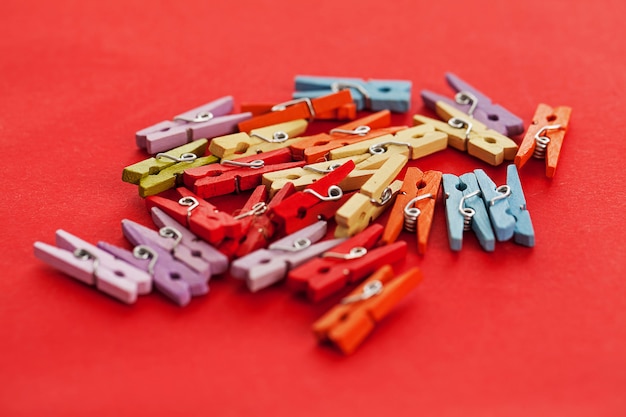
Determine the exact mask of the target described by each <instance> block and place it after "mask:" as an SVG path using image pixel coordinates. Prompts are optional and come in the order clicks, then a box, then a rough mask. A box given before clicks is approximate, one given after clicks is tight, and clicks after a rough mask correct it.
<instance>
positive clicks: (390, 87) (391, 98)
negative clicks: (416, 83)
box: [293, 75, 411, 113]
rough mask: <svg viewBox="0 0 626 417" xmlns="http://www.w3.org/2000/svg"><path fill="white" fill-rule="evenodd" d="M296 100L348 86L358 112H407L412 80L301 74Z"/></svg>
mask: <svg viewBox="0 0 626 417" xmlns="http://www.w3.org/2000/svg"><path fill="white" fill-rule="evenodd" d="M295 84H296V86H295V89H296V91H295V92H294V93H293V98H294V99H299V98H304V97H306V98H315V97H319V96H322V95H324V94H328V93H330V92H336V91H341V90H345V89H349V91H350V93H351V94H352V98H353V100H354V102H355V104H356V109H357V110H358V111H361V110H364V109H367V110H371V111H380V110H390V111H392V112H396V113H406V112H407V111H409V108H410V107H411V81H406V80H368V81H366V80H363V79H359V78H336V77H316V76H309V75H298V76H296V79H295Z"/></svg>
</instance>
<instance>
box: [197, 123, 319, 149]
mask: <svg viewBox="0 0 626 417" xmlns="http://www.w3.org/2000/svg"><path fill="white" fill-rule="evenodd" d="M308 124H309V123H308V122H307V121H306V120H304V119H299V120H293V121H290V122H285V123H279V124H276V125H272V126H267V127H262V128H258V129H253V130H252V131H251V132H250V134H249V135H248V134H247V133H245V132H240V133H234V134H232V135H226V136H220V137H217V138H213V140H212V141H211V144H210V145H209V151H210V152H211V154H212V155H215V156H217V157H219V158H221V159H235V158H243V157H245V156H252V155H256V154H259V153H263V152H269V151H274V150H276V149H282V148H286V147H288V146H289V145H290V144H292V143H295V142H297V141H298V140H300V139H299V138H298V136H300V135H301V134H303V133H304V132H305V131H306V128H307V126H308Z"/></svg>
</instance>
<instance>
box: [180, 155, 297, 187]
mask: <svg viewBox="0 0 626 417" xmlns="http://www.w3.org/2000/svg"><path fill="white" fill-rule="evenodd" d="M303 165H304V162H302V161H297V162H292V160H291V152H289V149H286V148H285V149H277V150H275V151H270V152H266V153H263V154H259V155H253V156H246V157H244V158H239V159H235V160H228V161H222V162H221V163H220V164H212V165H206V166H203V167H200V168H196V169H188V170H186V171H185V173H184V177H183V180H184V183H185V185H186V186H187V188H189V189H192V190H193V191H194V193H196V194H197V195H199V196H200V197H202V198H210V197H215V196H220V195H225V194H231V193H235V192H237V193H238V192H240V191H244V190H249V189H252V188H254V187H256V186H258V185H260V184H261V180H262V177H263V174H265V173H268V172H273V171H280V170H283V169H289V168H294V167H300V166H303Z"/></svg>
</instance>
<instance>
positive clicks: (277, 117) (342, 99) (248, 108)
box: [238, 90, 354, 133]
mask: <svg viewBox="0 0 626 417" xmlns="http://www.w3.org/2000/svg"><path fill="white" fill-rule="evenodd" d="M350 103H352V95H351V94H350V91H349V90H341V91H338V92H336V93H332V94H328V95H325V96H322V97H318V98H313V99H308V98H301V99H295V100H289V101H286V102H284V103H279V104H276V105H274V106H271V105H266V104H256V105H255V104H253V105H249V104H243V105H242V106H241V109H242V111H244V112H251V113H252V114H253V115H254V117H252V118H251V119H248V120H244V121H243V122H241V123H239V125H238V126H239V131H241V132H246V133H250V131H251V130H252V129H256V128H259V127H264V126H270V125H275V124H278V123H283V122H289V121H291V120H297V119H309V120H313V119H315V118H316V117H318V115H324V116H328V115H329V113H332V112H333V111H334V110H337V109H339V108H340V107H342V106H343V105H345V104H350ZM244 109H245V110H244ZM339 116H342V115H339ZM343 116H345V115H343ZM353 118H354V117H353Z"/></svg>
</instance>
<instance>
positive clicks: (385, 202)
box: [335, 154, 408, 237]
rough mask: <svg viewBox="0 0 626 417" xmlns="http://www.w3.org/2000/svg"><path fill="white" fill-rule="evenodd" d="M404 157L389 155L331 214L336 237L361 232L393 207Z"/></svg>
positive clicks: (404, 162) (406, 158) (404, 161)
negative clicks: (333, 219) (333, 215)
mask: <svg viewBox="0 0 626 417" xmlns="http://www.w3.org/2000/svg"><path fill="white" fill-rule="evenodd" d="M407 161H408V157H407V156H406V155H402V154H392V155H391V156H389V158H388V159H387V161H386V162H385V163H384V164H383V165H382V166H381V167H380V169H378V171H377V172H376V173H375V174H373V175H372V176H371V177H370V179H369V180H367V182H365V184H363V186H362V187H361V190H360V192H358V193H356V194H354V195H353V196H352V197H350V199H349V200H348V201H346V203H345V204H344V205H342V206H341V207H340V208H339V209H338V210H337V213H336V214H335V221H336V222H337V228H336V229H335V236H336V237H345V236H353V235H354V234H356V233H358V232H360V231H362V230H363V229H365V228H366V227H367V226H369V224H370V222H371V221H373V220H375V219H376V218H378V216H380V215H381V214H382V213H383V211H384V210H385V209H386V208H387V207H390V206H391V205H392V204H393V198H394V197H395V195H396V194H397V192H398V191H399V190H400V187H401V186H402V181H394V179H395V178H396V177H397V176H398V174H399V173H400V171H401V170H402V168H403V167H404V165H406V163H407Z"/></svg>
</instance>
